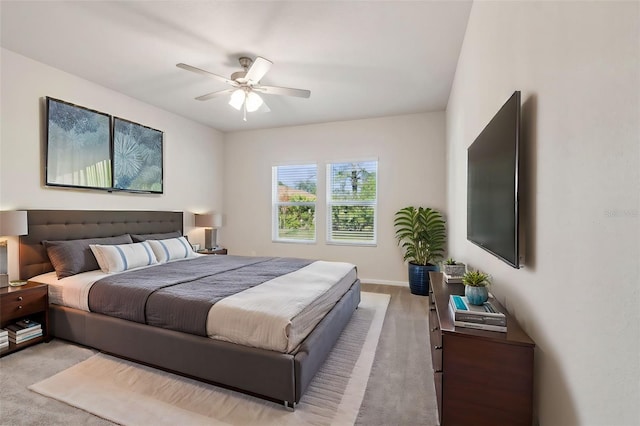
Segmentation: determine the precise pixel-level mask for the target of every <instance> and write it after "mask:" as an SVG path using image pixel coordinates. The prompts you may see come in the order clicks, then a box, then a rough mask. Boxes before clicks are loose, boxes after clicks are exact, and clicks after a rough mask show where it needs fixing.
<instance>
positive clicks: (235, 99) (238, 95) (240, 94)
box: [229, 89, 246, 111]
mask: <svg viewBox="0 0 640 426" xmlns="http://www.w3.org/2000/svg"><path fill="white" fill-rule="evenodd" d="M245 96H246V94H245V92H244V90H242V89H238V90H236V91H235V92H233V93H232V94H231V99H229V105H231V106H232V107H234V108H235V109H237V110H238V111H240V108H242V104H243V103H244V98H245Z"/></svg>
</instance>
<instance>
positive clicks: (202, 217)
mask: <svg viewBox="0 0 640 426" xmlns="http://www.w3.org/2000/svg"><path fill="white" fill-rule="evenodd" d="M195 218H196V226H198V227H201V228H205V229H204V248H205V249H206V250H213V249H215V248H217V247H218V243H217V240H218V235H217V234H218V229H217V228H220V227H221V226H222V214H220V213H207V214H197V215H195Z"/></svg>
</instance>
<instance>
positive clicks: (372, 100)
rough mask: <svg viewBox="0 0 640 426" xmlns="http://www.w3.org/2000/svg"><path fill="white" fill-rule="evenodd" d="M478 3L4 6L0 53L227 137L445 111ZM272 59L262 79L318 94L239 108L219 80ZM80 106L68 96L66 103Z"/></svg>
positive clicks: (13, 3)
mask: <svg viewBox="0 0 640 426" xmlns="http://www.w3.org/2000/svg"><path fill="white" fill-rule="evenodd" d="M470 9H471V0H469V1H466V0H465V1H458V0H449V1H446V0H443V1H426V0H425V1H314V2H309V1H297V2H292V1H287V2H285V1H254V2H247V1H234V2H232V1H202V0H201V1H191V0H183V1H106V2H94V1H6V0H2V1H1V3H0V18H1V28H0V29H1V33H0V34H1V38H0V44H1V45H2V47H4V48H6V49H9V50H11V51H14V52H16V53H19V54H22V55H24V56H27V57H30V58H33V59H35V60H37V61H40V62H43V63H45V64H48V65H51V66H53V67H56V68H59V69H61V70H64V71H67V72H69V73H72V74H75V75H77V76H80V77H82V78H85V79H87V80H90V81H93V82H95V83H98V84H100V85H103V86H105V87H108V88H110V89H113V90H116V91H118V92H121V93H124V94H126V95H129V96H131V97H133V98H136V99H139V100H141V101H143V102H146V103H148V104H151V105H155V106H157V107H160V108H162V109H165V110H167V111H172V112H174V113H176V114H179V115H181V116H184V117H187V118H190V119H192V120H195V121H198V122H200V123H203V124H206V125H208V126H211V127H213V128H216V129H219V130H221V131H225V132H227V131H236V130H243V129H259V128H269V127H280V126H291V125H299V124H309V123H319V122H327V121H339V120H351V119H358V118H367V117H380V116H386V115H397V114H407V113H414V112H424V111H438V110H443V109H445V107H446V104H447V100H448V98H449V91H450V89H451V84H452V81H453V76H454V73H455V69H456V64H457V60H458V55H459V52H460V47H461V45H462V40H463V37H464V32H465V29H466V26H467V20H468V16H469V12H470ZM243 55H247V56H250V57H255V56H262V57H265V58H267V59H269V60H271V61H272V62H273V63H274V64H273V67H272V68H271V70H270V71H269V73H268V74H267V75H266V76H265V77H264V78H263V79H262V83H263V84H266V85H273V86H285V87H294V88H301V89H308V90H311V98H309V99H302V98H290V97H281V96H274V95H263V97H264V99H265V101H266V102H267V103H268V105H269V107H270V108H271V112H269V113H250V114H249V116H248V121H247V122H244V121H242V114H241V112H238V111H236V110H235V109H233V108H231V107H230V106H229V105H228V104H227V101H228V99H227V98H215V99H211V100H208V101H197V100H194V98H195V97H196V96H199V95H203V94H205V93H209V92H213V91H216V90H223V89H226V88H227V86H226V85H225V84H224V83H222V82H218V81H216V80H212V79H208V78H205V77H202V76H199V75H197V74H194V73H190V72H188V71H184V70H181V69H179V68H176V66H175V65H176V63H178V62H184V63H187V64H190V65H193V66H196V67H199V68H203V69H205V70H208V71H211V72H213V73H216V74H220V75H223V76H230V75H231V73H232V72H234V71H238V70H240V69H241V67H240V65H239V63H238V58H239V57H240V56H243ZM65 100H66V101H69V102H73V99H65Z"/></svg>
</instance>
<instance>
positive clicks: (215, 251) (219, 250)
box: [198, 247, 227, 254]
mask: <svg viewBox="0 0 640 426" xmlns="http://www.w3.org/2000/svg"><path fill="white" fill-rule="evenodd" d="M198 253H200V254H227V249H226V248H222V247H218V248H215V249H211V250H207V249H204V250H198Z"/></svg>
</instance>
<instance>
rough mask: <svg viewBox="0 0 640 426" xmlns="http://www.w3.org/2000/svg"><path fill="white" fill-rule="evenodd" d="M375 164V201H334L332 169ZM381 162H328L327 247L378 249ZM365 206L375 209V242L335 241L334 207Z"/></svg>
mask: <svg viewBox="0 0 640 426" xmlns="http://www.w3.org/2000/svg"><path fill="white" fill-rule="evenodd" d="M370 162H375V164H376V168H375V173H376V192H375V200H361V201H354V200H337V201H333V200H332V197H331V195H332V187H331V182H332V181H331V178H332V174H331V167H332V166H333V165H336V164H345V163H370ZM379 166H380V161H379V160H378V158H360V159H358V160H340V161H330V162H327V164H326V168H325V174H326V176H325V185H326V188H325V191H326V201H325V207H326V208H325V213H326V218H325V219H326V221H325V222H326V236H325V243H326V244H327V245H336V246H351V247H353V246H361V247H376V246H377V245H378V186H379V183H380V179H379V170H380V167H379ZM334 205H337V206H363V207H373V240H371V241H367V240H334V239H332V237H331V234H332V224H333V215H332V206H334Z"/></svg>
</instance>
